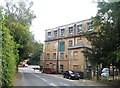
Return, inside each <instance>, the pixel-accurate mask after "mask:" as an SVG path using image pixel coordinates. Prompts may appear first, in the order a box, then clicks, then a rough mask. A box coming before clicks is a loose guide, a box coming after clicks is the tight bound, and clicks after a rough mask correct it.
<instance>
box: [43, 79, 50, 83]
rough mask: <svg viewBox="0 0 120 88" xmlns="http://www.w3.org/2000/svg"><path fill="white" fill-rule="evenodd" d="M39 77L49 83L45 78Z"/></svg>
mask: <svg viewBox="0 0 120 88" xmlns="http://www.w3.org/2000/svg"><path fill="white" fill-rule="evenodd" d="M41 79H42V80H44V81H45V82H47V83H49V82H48V81H47V80H46V79H44V78H41Z"/></svg>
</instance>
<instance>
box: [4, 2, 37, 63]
mask: <svg viewBox="0 0 120 88" xmlns="http://www.w3.org/2000/svg"><path fill="white" fill-rule="evenodd" d="M32 6H33V2H29V1H27V0H23V1H21V0H18V1H16V0H6V2H5V6H3V10H4V13H5V15H6V16H7V17H8V20H7V21H6V27H7V28H8V29H9V30H10V34H11V35H12V36H13V39H14V41H15V42H16V43H17V44H19V48H18V51H19V57H20V59H19V61H18V62H20V61H23V60H24V59H27V58H28V57H29V54H30V53H31V47H32V46H31V45H32V42H33V41H34V39H33V35H32V33H31V32H30V31H29V28H30V25H31V23H32V20H33V19H34V18H35V17H36V16H35V15H34V12H33V11H32V10H31V8H32Z"/></svg>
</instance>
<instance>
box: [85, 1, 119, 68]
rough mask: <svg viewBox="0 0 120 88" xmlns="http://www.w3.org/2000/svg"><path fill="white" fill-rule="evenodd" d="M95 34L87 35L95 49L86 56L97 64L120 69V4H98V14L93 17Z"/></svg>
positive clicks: (86, 53)
mask: <svg viewBox="0 0 120 88" xmlns="http://www.w3.org/2000/svg"><path fill="white" fill-rule="evenodd" d="M92 22H93V27H94V29H95V32H96V33H95V34H87V35H86V37H87V38H88V39H89V40H91V44H92V46H93V48H92V49H91V50H89V51H88V50H86V51H84V52H85V56H86V57H88V58H89V60H90V61H91V62H94V63H95V64H100V63H102V64H103V65H104V66H109V65H110V64H112V65H115V66H116V67H118V68H119V67H120V65H119V64H120V58H119V53H120V41H119V40H120V32H119V31H120V2H114V3H106V2H99V3H98V13H97V14H96V16H95V17H93V21H92Z"/></svg>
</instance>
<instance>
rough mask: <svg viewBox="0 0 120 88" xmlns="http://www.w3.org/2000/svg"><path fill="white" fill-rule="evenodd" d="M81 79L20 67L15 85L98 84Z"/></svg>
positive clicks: (77, 85)
mask: <svg viewBox="0 0 120 88" xmlns="http://www.w3.org/2000/svg"><path fill="white" fill-rule="evenodd" d="M78 81H79V80H69V79H65V78H63V77H57V76H54V75H50V74H44V73H40V72H39V71H37V70H34V69H32V67H24V68H19V73H18V76H17V78H16V82H15V85H14V86H33V87H34V86H49V87H51V88H53V87H57V88H58V87H63V86H65V87H73V88H75V87H77V88H78V87H79V86H86V87H87V86H98V85H97V84H93V83H86V82H78Z"/></svg>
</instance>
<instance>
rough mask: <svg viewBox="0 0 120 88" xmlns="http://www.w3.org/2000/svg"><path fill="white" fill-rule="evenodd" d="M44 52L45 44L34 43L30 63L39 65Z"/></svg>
mask: <svg viewBox="0 0 120 88" xmlns="http://www.w3.org/2000/svg"><path fill="white" fill-rule="evenodd" d="M42 52H43V44H42V43H38V42H34V43H33V53H32V55H31V57H30V59H29V63H30V64H35V65H39V63H40V55H41V54H42Z"/></svg>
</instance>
